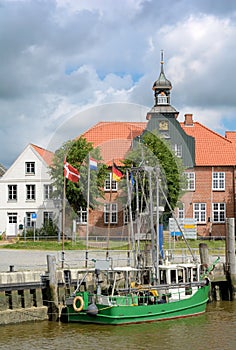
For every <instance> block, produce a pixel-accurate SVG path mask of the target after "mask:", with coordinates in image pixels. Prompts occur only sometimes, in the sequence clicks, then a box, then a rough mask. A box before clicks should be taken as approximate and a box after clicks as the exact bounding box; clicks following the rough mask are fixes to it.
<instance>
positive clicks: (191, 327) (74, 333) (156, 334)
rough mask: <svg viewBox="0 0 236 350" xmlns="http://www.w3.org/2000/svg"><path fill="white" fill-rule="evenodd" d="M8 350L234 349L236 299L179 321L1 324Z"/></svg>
mask: <svg viewBox="0 0 236 350" xmlns="http://www.w3.org/2000/svg"><path fill="white" fill-rule="evenodd" d="M0 349H4V350H13V349H14V350H23V349H24V350H39V349H40V350H43V349H47V350H55V349H58V350H59V349H63V350H69V349H82V350H84V349H85V350H86V349H90V350H95V349H96V350H118V349H119V350H121V349H122V350H123V349H124V350H126V349H130V350H144V349H150V350H151V349H160V350H172V349H173V350H176V349H184V350H200V349H201V350H203V349H204V350H205V349H214V350H234V349H236V301H234V302H228V301H221V302H213V303H210V304H208V306H207V312H206V313H205V314H203V315H200V316H197V317H191V318H185V319H179V320H172V321H164V322H156V323H148V324H137V325H135V324H134V325H126V326H97V325H80V324H62V323H54V322H48V321H43V322H31V323H22V324H17V325H7V326H1V327H0Z"/></svg>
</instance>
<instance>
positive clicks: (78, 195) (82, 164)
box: [50, 137, 107, 212]
mask: <svg viewBox="0 0 236 350" xmlns="http://www.w3.org/2000/svg"><path fill="white" fill-rule="evenodd" d="M89 155H90V156H91V157H93V158H94V159H96V160H97V161H98V170H97V171H90V186H89V199H90V200H89V202H90V203H89V205H90V207H92V208H93V207H94V206H96V205H97V204H98V203H97V198H99V197H103V187H104V181H105V177H106V174H107V173H106V170H107V167H106V166H105V165H104V164H102V157H101V155H100V150H99V148H96V149H93V146H92V143H90V142H87V140H86V139H85V138H83V137H80V138H78V139H77V140H75V141H68V142H66V143H65V144H63V145H62V147H61V148H60V149H58V150H57V151H56V152H55V156H54V160H53V165H52V166H51V168H50V174H51V177H52V179H53V180H54V182H53V186H54V188H55V191H54V197H55V198H61V199H62V198H63V186H64V175H63V169H64V159H65V157H66V161H67V162H68V163H69V164H71V165H72V166H73V167H75V168H76V169H77V170H78V171H79V173H80V180H79V182H78V183H73V182H71V181H69V180H67V179H66V180H65V181H66V199H67V200H68V202H69V204H70V206H71V207H72V208H73V209H74V211H75V212H77V211H78V210H79V209H80V208H81V207H82V208H86V207H87V192H88V161H89Z"/></svg>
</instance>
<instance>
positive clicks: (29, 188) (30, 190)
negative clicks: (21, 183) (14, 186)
mask: <svg viewBox="0 0 236 350" xmlns="http://www.w3.org/2000/svg"><path fill="white" fill-rule="evenodd" d="M26 200H35V185H26Z"/></svg>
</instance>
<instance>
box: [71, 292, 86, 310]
mask: <svg viewBox="0 0 236 350" xmlns="http://www.w3.org/2000/svg"><path fill="white" fill-rule="evenodd" d="M78 300H79V301H80V307H77V306H76V303H77V301H78ZM83 308H84V299H83V298H82V297H81V296H80V295H78V296H77V297H75V298H74V300H73V309H74V310H75V311H76V312H80V311H82V310H83Z"/></svg>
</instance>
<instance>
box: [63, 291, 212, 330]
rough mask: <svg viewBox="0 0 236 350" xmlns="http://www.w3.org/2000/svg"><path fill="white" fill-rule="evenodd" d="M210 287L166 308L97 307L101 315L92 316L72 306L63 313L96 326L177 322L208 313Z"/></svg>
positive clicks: (159, 305)
mask: <svg viewBox="0 0 236 350" xmlns="http://www.w3.org/2000/svg"><path fill="white" fill-rule="evenodd" d="M209 289H210V286H209V285H205V286H202V287H201V288H199V289H198V290H197V291H196V292H195V293H194V294H193V295H192V296H191V297H189V298H187V299H183V300H178V301H173V302H169V303H165V304H152V305H144V304H143V305H138V304H135V303H134V304H130V305H112V306H109V305H102V304H96V306H97V308H98V313H97V314H96V315H88V314H87V312H86V307H85V308H84V310H82V311H80V312H75V311H74V309H73V306H72V305H68V306H67V307H66V308H65V310H64V313H63V319H64V320H65V319H66V321H67V322H79V323H94V324H105V325H120V324H129V323H143V322H155V321H162V320H168V319H174V318H182V317H189V316H195V315H199V314H201V313H203V312H205V310H206V305H207V301H208V294H209Z"/></svg>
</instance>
